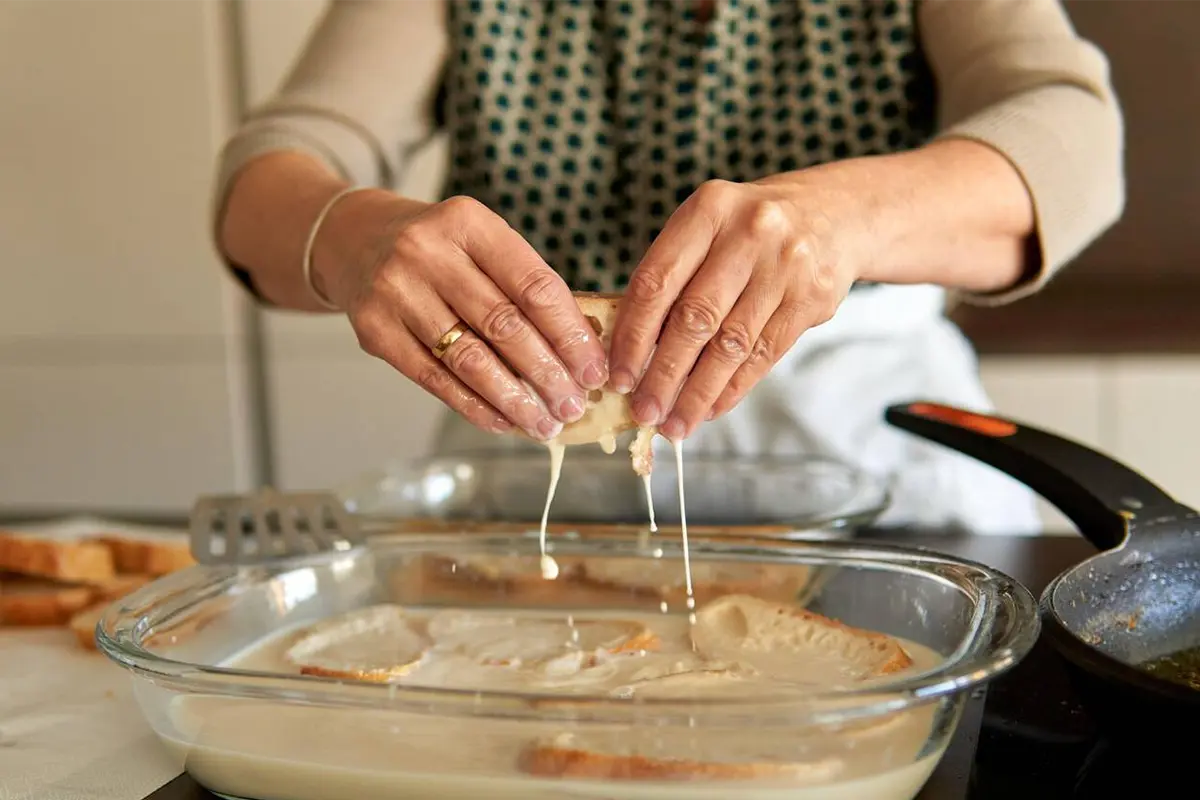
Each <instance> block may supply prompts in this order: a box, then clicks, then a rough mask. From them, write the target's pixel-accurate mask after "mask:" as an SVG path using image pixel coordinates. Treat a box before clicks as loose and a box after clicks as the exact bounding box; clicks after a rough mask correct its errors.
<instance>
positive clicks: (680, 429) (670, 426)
mask: <svg viewBox="0 0 1200 800" xmlns="http://www.w3.org/2000/svg"><path fill="white" fill-rule="evenodd" d="M658 432H659V433H661V434H662V435H663V436H665V437H667V438H668V439H670V440H672V441H675V440H676V439H682V438H683V435H684V433H686V432H687V429H686V427H685V426H684V424H683V420H681V419H680V418H679V417H671V418H670V419H669V420H667V421H666V422H664V423H663V424H662V427H660V428H659V429H658Z"/></svg>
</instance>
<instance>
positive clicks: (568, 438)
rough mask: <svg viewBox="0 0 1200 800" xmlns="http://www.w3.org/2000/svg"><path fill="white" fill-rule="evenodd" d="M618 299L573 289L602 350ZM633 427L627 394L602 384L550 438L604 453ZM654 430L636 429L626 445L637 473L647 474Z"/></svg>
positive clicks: (609, 335)
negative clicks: (595, 446)
mask: <svg viewBox="0 0 1200 800" xmlns="http://www.w3.org/2000/svg"><path fill="white" fill-rule="evenodd" d="M620 300H621V295H619V294H601V293H597V292H575V303H576V304H577V305H578V306H579V310H580V311H582V312H583V315H584V317H586V318H587V321H588V323H590V324H591V326H592V329H593V330H594V331H595V332H596V336H597V337H598V338H599V340H600V344H601V346H602V347H603V348H604V352H605V353H607V352H608V350H609V347H610V346H611V345H612V332H613V326H614V325H615V324H616V321H617V304H618V303H619V302H620ZM634 428H638V424H637V422H636V421H635V420H634V418H633V410H632V407H631V406H630V403H629V395H626V394H621V393H619V392H616V391H614V390H612V389H610V388H608V387H602V388H599V389H593V390H591V391H590V392H588V394H587V397H586V398H585V402H584V412H583V416H582V417H580V418H579V419H577V420H575V421H574V422H570V423H567V424H566V425H564V426H563V429H562V432H561V433H559V434H558V436H556V437H555V438H554V440H553V441H554V443H557V444H563V445H576V444H599V445H600V446H601V447H602V448H603V449H604V450H605V452H608V453H611V452H614V450H615V449H616V440H617V436H619V435H620V434H622V433H624V432H626V431H630V430H633V429H634ZM655 430H656V429H655V428H642V429H639V430H638V435H637V436H636V437H635V438H634V440H633V443H632V444H631V445H630V449H629V452H630V457H631V459H632V462H633V468H634V471H635V472H637V474H639V475H649V474H650V470H651V468H652V466H653V463H654V457H653V451H652V450H651V448H650V442H651V440H652V439H653V437H654V433H655Z"/></svg>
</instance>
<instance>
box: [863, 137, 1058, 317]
mask: <svg viewBox="0 0 1200 800" xmlns="http://www.w3.org/2000/svg"><path fill="white" fill-rule="evenodd" d="M870 161H873V162H875V163H874V164H871V165H869V166H866V167H865V168H867V169H871V170H872V171H873V172H874V173H875V174H874V175H872V176H871V180H870V183H869V184H868V185H871V186H873V187H875V188H874V197H873V198H872V200H871V201H870V206H871V207H872V208H873V209H874V212H875V214H876V220H875V222H874V231H873V232H874V234H875V238H876V242H877V244H876V246H875V247H874V248H872V252H873V258H872V260H871V261H870V262H869V263H867V264H865V265H864V269H863V273H862V274H861V275H860V278H861V279H862V280H865V281H877V282H880V283H900V284H912V283H931V284H937V285H940V286H945V287H947V288H953V289H963V290H966V291H970V292H981V293H982V292H994V291H1000V290H1004V289H1008V288H1010V287H1012V286H1013V285H1015V284H1016V283H1017V282H1018V281H1020V280H1022V279H1023V278H1025V277H1027V276H1029V275H1031V274H1034V273H1035V271H1036V270H1037V269H1038V267H1039V258H1040V257H1039V253H1038V249H1037V247H1036V241H1035V236H1036V227H1035V219H1034V208H1033V202H1032V199H1031V197H1030V194H1029V190H1028V189H1027V188H1026V185H1025V183H1024V181H1023V180H1022V179H1021V176H1020V174H1019V173H1018V172H1017V170H1016V169H1015V168H1014V167H1013V165H1012V164H1011V163H1009V161H1008V160H1007V159H1006V158H1005V157H1004V156H1003V155H1001V154H1000V153H998V152H997V151H995V150H994V149H992V148H991V147H988V146H987V145H985V144H981V143H979V142H974V141H970V140H966V139H944V140H940V141H937V142H934V143H932V144H930V145H928V146H926V147H923V148H920V149H917V150H913V151H910V152H907V153H900V154H896V155H890V156H884V157H880V158H878V159H871V160H870Z"/></svg>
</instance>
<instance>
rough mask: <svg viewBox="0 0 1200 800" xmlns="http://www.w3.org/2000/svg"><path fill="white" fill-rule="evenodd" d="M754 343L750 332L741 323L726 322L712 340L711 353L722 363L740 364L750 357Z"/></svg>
mask: <svg viewBox="0 0 1200 800" xmlns="http://www.w3.org/2000/svg"><path fill="white" fill-rule="evenodd" d="M753 347H754V342H753V341H752V340H751V339H750V330H749V329H748V328H747V327H746V326H745V325H743V324H742V323H741V322H737V321H736V320H735V321H732V322H726V323H725V324H724V325H723V326H721V330H720V332H718V334H717V336H716V337H715V338H714V339H713V353H714V355H716V356H717V357H718V358H720V359H721V360H722V361H726V362H729V363H735V364H740V363H741V362H743V361H745V360H746V359H747V358H749V357H750V352H751V348H753Z"/></svg>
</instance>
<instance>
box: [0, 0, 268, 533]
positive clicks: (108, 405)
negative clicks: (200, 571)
mask: <svg viewBox="0 0 1200 800" xmlns="http://www.w3.org/2000/svg"><path fill="white" fill-rule="evenodd" d="M227 12H228V8H227V5H226V4H225V3H223V2H220V0H193V2H187V3H145V2H137V0H109V2H103V3H97V2H91V1H90V0H64V1H63V2H55V3H47V2H39V1H38V0H9V2H4V3H0V103H2V104H3V107H4V113H3V114H2V115H0V176H2V177H0V264H3V265H4V266H3V269H4V270H5V279H4V291H3V292H0V386H3V391H2V392H0V451H2V452H3V453H4V456H5V457H4V458H3V459H2V460H0V506H2V507H4V508H5V509H6V510H12V511H17V510H25V509H42V508H46V509H56V510H61V509H69V508H90V509H96V510H119V511H132V512H156V513H157V512H164V511H176V510H179V509H183V508H186V507H187V506H188V505H190V502H191V499H192V498H193V497H194V495H195V494H196V493H197V492H202V491H215V490H231V489H243V488H248V487H249V486H251V485H253V483H254V482H255V479H256V472H257V465H256V462H255V456H254V448H253V446H252V441H253V437H254V434H253V429H252V415H251V413H250V406H251V402H250V400H249V393H248V392H249V390H248V383H249V381H248V376H249V369H250V364H249V363H248V361H247V359H246V357H245V350H244V347H243V343H244V334H245V324H244V323H245V320H246V305H245V303H244V300H243V298H242V297H241V295H240V294H239V293H238V292H237V291H236V290H235V289H234V288H233V286H231V284H230V283H229V281H227V280H226V279H225V277H224V276H223V275H222V274H221V272H220V269H219V267H218V266H217V262H216V260H215V259H214V257H213V255H212V251H211V248H210V246H209V244H208V236H207V230H206V224H205V219H206V211H207V207H208V203H209V180H210V174H211V171H212V163H213V161H212V159H213V156H214V154H215V153H216V152H217V148H218V147H219V146H220V143H221V140H222V139H223V138H224V136H225V135H226V133H227V131H228V130H229V129H230V126H231V125H232V123H233V121H234V111H235V110H234V106H233V103H232V101H233V97H234V95H233V92H232V87H233V86H234V80H233V71H232V65H233V62H232V60H231V59H230V49H229V44H230V42H229V37H228V35H227V30H228V27H227V22H228V19H227V17H226V15H227Z"/></svg>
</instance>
